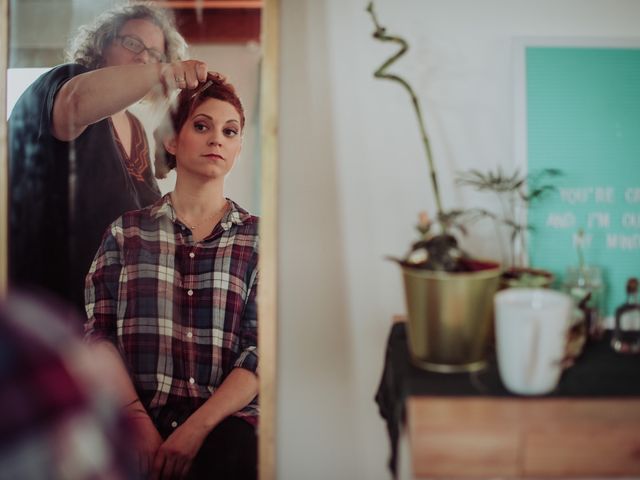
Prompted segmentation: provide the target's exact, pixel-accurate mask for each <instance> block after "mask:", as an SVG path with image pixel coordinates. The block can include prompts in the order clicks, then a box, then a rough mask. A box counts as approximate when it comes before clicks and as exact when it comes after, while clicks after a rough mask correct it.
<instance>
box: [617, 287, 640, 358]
mask: <svg viewBox="0 0 640 480" xmlns="http://www.w3.org/2000/svg"><path fill="white" fill-rule="evenodd" d="M611 346H612V347H613V349H614V350H615V351H616V352H620V353H640V302H638V279H637V278H630V279H629V280H628V281H627V302H626V303H624V304H622V305H621V306H619V307H618V308H617V309H616V325H615V328H614V330H613V336H612V337H611Z"/></svg>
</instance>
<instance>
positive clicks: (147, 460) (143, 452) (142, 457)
mask: <svg viewBox="0 0 640 480" xmlns="http://www.w3.org/2000/svg"><path fill="white" fill-rule="evenodd" d="M140 408H142V407H140ZM128 416H129V420H130V421H131V423H132V424H133V428H134V431H135V434H136V438H135V446H136V450H137V453H138V465H139V469H140V474H141V475H142V477H143V478H144V477H145V476H146V475H147V474H148V473H149V472H150V471H151V466H152V465H153V460H154V458H155V457H156V452H157V451H158V448H160V446H161V445H162V437H161V436H160V433H158V429H157V428H156V426H155V425H154V424H153V422H152V421H151V418H149V415H148V414H147V413H146V412H144V411H140V410H136V411H134V412H128Z"/></svg>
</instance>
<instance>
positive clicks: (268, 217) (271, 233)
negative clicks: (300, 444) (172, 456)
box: [258, 0, 280, 480]
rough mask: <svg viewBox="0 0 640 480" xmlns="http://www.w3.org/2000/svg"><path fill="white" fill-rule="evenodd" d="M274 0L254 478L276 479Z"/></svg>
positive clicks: (266, 23) (271, 1)
mask: <svg viewBox="0 0 640 480" xmlns="http://www.w3.org/2000/svg"><path fill="white" fill-rule="evenodd" d="M279 6H280V2H279V0H265V4H264V10H263V15H262V29H261V31H262V52H263V60H262V67H261V69H262V72H261V80H262V81H261V92H260V102H261V105H260V112H261V117H262V126H261V129H260V130H261V131H260V135H261V138H260V144H261V153H262V169H261V171H262V178H261V185H262V189H261V200H260V209H261V214H260V215H261V221H260V288H259V290H258V351H259V352H260V353H259V355H260V367H259V372H260V373H259V376H260V421H259V427H258V478H260V480H275V479H276V471H277V461H276V446H277V445H276V425H277V417H276V413H277V395H276V394H277V382H276V373H277V370H278V369H277V359H278V355H277V351H278V350H277V332H278V329H277V326H278V314H277V313H278V309H277V299H278V298H277V285H278V275H277V266H278V262H277V260H278V256H277V253H278V235H277V233H278V91H279V77H278V71H279V17H280V11H279Z"/></svg>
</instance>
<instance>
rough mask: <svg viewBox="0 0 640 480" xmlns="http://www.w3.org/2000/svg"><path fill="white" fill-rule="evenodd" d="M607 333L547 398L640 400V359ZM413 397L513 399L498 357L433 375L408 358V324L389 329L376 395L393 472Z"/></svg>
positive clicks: (582, 356) (585, 351) (567, 373)
mask: <svg viewBox="0 0 640 480" xmlns="http://www.w3.org/2000/svg"><path fill="white" fill-rule="evenodd" d="M609 337H610V336H609V335H605V337H604V339H603V340H601V341H600V342H594V343H588V344H587V345H586V347H585V349H584V351H583V352H582V355H581V356H580V357H578V359H577V360H576V363H575V365H573V366H572V367H570V368H568V369H567V370H565V371H564V373H563V374H562V378H561V379H560V383H559V384H558V387H557V388H556V389H555V390H554V391H553V392H552V393H550V394H549V395H546V397H621V396H640V355H621V354H618V353H615V352H614V351H613V350H612V349H611V347H610V346H609ZM410 395H431V396H495V397H511V396H515V395H512V394H511V393H509V392H508V391H507V390H506V389H505V387H504V386H503V385H502V382H501V380H500V376H499V374H498V369H497V365H496V360H495V356H491V357H490V358H489V363H488V366H487V368H485V369H484V370H481V371H478V372H473V373H455V374H452V373H446V374H445V373H435V372H427V371H425V370H422V369H420V368H418V367H416V366H414V365H413V364H411V361H410V359H409V351H408V346H407V333H406V328H405V324H404V323H402V322H401V323H396V324H394V325H393V327H392V328H391V333H390V334H389V340H388V342H387V352H386V357H385V364H384V369H383V372H382V378H381V380H380V385H379V387H378V391H377V393H376V396H375V400H376V403H377V404H378V408H379V411H380V415H382V417H383V418H384V419H385V421H386V423H387V429H388V432H389V437H390V440H391V458H390V461H389V468H390V469H391V471H392V472H393V473H394V475H395V473H396V460H397V458H396V457H397V443H398V436H399V431H400V426H401V425H402V422H403V421H404V408H405V401H406V399H407V397H408V396H410Z"/></svg>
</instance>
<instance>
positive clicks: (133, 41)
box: [116, 35, 166, 63]
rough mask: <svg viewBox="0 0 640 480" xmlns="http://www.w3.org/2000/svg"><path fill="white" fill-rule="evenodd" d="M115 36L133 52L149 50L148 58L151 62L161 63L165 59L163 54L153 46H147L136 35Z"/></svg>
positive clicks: (138, 52)
mask: <svg viewBox="0 0 640 480" xmlns="http://www.w3.org/2000/svg"><path fill="white" fill-rule="evenodd" d="M116 38H117V39H118V40H120V44H121V45H122V46H123V47H124V48H126V49H127V50H129V51H130V52H133V53H135V54H140V53H142V52H144V51H145V50H146V51H147V52H149V58H150V59H151V61H152V62H153V63H162V62H164V61H165V60H166V57H165V56H164V54H162V53H160V52H159V51H158V50H156V49H155V48H149V47H147V46H146V45H145V44H144V43H142V42H141V41H140V40H138V39H137V38H136V37H131V36H129V35H118V36H117V37H116Z"/></svg>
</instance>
